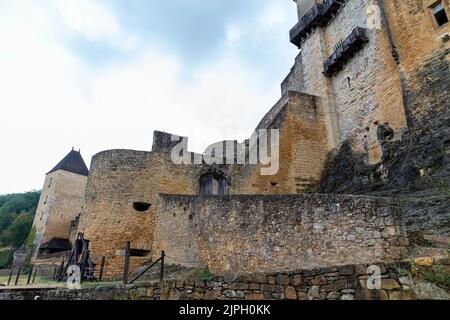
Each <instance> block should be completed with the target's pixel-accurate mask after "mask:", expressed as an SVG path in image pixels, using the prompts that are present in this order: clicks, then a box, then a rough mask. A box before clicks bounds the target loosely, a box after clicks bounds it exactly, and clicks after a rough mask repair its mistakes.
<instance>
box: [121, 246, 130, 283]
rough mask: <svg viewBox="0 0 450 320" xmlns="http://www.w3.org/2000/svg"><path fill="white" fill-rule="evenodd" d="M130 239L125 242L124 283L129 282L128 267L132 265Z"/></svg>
mask: <svg viewBox="0 0 450 320" xmlns="http://www.w3.org/2000/svg"><path fill="white" fill-rule="evenodd" d="M130 247H131V243H130V241H127V242H125V265H124V269H123V284H127V283H128V268H129V266H130Z"/></svg>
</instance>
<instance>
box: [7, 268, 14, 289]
mask: <svg viewBox="0 0 450 320" xmlns="http://www.w3.org/2000/svg"><path fill="white" fill-rule="evenodd" d="M13 273H14V268H13V267H12V266H11V271H10V273H9V277H8V284H7V286H9V284H10V283H11V278H12V275H13Z"/></svg>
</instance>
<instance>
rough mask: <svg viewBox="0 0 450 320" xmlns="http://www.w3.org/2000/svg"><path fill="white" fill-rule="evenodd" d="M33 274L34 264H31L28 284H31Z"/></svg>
mask: <svg viewBox="0 0 450 320" xmlns="http://www.w3.org/2000/svg"><path fill="white" fill-rule="evenodd" d="M32 275H33V266H31V268H30V271H29V272H28V279H27V285H29V284H30V281H31V276H32Z"/></svg>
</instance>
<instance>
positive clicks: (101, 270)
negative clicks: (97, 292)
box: [98, 256, 105, 282]
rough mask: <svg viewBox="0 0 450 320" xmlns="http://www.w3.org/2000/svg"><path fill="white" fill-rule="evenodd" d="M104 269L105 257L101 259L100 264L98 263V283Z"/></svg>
mask: <svg viewBox="0 0 450 320" xmlns="http://www.w3.org/2000/svg"><path fill="white" fill-rule="evenodd" d="M104 268H105V256H103V257H102V262H101V263H100V273H99V275H98V282H101V281H102V278H103V269H104Z"/></svg>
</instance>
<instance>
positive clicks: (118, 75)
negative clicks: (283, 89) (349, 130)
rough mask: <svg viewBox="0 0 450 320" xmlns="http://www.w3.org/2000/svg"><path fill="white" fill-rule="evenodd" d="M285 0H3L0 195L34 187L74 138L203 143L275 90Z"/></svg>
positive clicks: (130, 144)
mask: <svg viewBox="0 0 450 320" xmlns="http://www.w3.org/2000/svg"><path fill="white" fill-rule="evenodd" d="M295 22H296V7H295V3H294V2H293V1H291V0H245V1H243V0H165V1H160V0H158V1H156V0H126V1H125V0H108V1H107V0H39V1H37V0H21V1H17V0H0V44H1V46H0V70H1V72H0V106H1V114H2V120H3V121H2V126H1V127H0V135H1V137H2V139H1V145H0V146H1V150H2V157H0V177H1V179H0V194H2V193H10V192H21V191H25V190H30V189H40V188H41V187H42V183H43V178H44V174H45V173H46V172H47V171H48V170H49V169H51V167H52V166H54V165H55V164H56V163H57V162H58V161H59V160H60V159H61V158H62V157H63V156H64V155H65V154H66V153H67V152H68V151H70V149H71V148H72V147H75V148H77V149H81V151H82V154H83V157H84V158H85V160H86V162H87V163H88V164H89V162H90V158H91V157H92V156H93V155H94V154H95V153H97V152H99V151H102V150H107V149H115V148H125V149H137V150H150V149H151V144H152V133H153V130H163V131H168V132H171V133H175V134H179V135H185V136H189V138H190V146H191V147H190V149H192V150H194V151H200V152H201V151H202V150H203V149H204V148H205V147H206V146H207V145H208V144H210V143H212V142H215V141H218V140H222V139H238V140H243V139H245V138H246V137H248V136H249V135H250V134H251V132H252V130H253V129H254V128H255V126H256V125H257V124H258V122H259V120H260V118H261V117H262V116H263V115H264V114H265V113H266V112H267V111H268V110H269V109H270V107H271V106H272V105H273V104H274V103H275V102H276V101H277V100H278V99H279V97H280V89H279V85H280V83H281V81H282V80H283V79H284V77H285V76H286V75H287V73H288V72H289V69H290V68H291V66H292V64H293V62H294V58H295V55H296V54H297V53H298V51H297V49H296V48H295V46H293V45H292V44H290V43H289V39H288V31H289V29H290V28H291V27H292V26H293V25H294V24H295Z"/></svg>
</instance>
